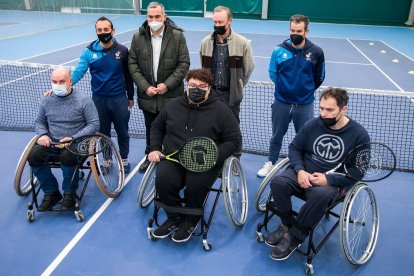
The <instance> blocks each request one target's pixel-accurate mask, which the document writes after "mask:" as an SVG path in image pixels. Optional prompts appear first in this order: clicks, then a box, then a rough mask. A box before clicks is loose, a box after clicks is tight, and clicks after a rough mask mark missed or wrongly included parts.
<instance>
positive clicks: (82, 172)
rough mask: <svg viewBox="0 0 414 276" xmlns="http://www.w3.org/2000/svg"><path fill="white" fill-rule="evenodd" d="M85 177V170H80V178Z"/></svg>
mask: <svg viewBox="0 0 414 276" xmlns="http://www.w3.org/2000/svg"><path fill="white" fill-rule="evenodd" d="M84 177H85V172H84V171H83V170H79V179H83V178H84Z"/></svg>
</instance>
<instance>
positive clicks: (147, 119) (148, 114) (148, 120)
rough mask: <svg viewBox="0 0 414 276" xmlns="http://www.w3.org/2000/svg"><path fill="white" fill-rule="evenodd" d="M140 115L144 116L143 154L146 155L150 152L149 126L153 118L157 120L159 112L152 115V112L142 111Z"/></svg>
mask: <svg viewBox="0 0 414 276" xmlns="http://www.w3.org/2000/svg"><path fill="white" fill-rule="evenodd" d="M142 113H143V114H144V122H145V141H146V146H145V154H148V153H149V152H150V144H151V140H150V132H151V125H152V122H154V120H155V118H157V116H158V114H159V112H157V113H152V112H148V111H145V110H142Z"/></svg>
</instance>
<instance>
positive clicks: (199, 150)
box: [178, 137, 218, 172]
mask: <svg viewBox="0 0 414 276" xmlns="http://www.w3.org/2000/svg"><path fill="white" fill-rule="evenodd" d="M217 157H218V150H217V145H216V143H215V142H214V141H213V140H212V139H210V138H208V137H194V138H191V139H190V140H188V141H187V142H185V143H184V144H183V145H182V146H181V148H180V149H179V151H178V159H179V161H180V164H181V165H182V166H183V167H184V168H186V169H187V170H189V171H192V172H205V171H208V170H209V169H211V168H212V167H214V165H216V163H217Z"/></svg>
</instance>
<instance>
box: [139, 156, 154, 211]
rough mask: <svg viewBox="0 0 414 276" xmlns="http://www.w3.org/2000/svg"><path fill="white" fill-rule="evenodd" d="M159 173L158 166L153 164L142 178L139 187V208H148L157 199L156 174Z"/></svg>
mask: <svg viewBox="0 0 414 276" xmlns="http://www.w3.org/2000/svg"><path fill="white" fill-rule="evenodd" d="M156 171H157V164H156V163H154V162H151V164H150V165H149V166H148V168H147V170H146V171H145V174H144V176H143V177H142V180H141V183H140V184H139V187H138V194H137V202H138V206H139V208H146V207H147V206H148V205H150V204H151V202H152V201H153V199H154V197H155V174H156Z"/></svg>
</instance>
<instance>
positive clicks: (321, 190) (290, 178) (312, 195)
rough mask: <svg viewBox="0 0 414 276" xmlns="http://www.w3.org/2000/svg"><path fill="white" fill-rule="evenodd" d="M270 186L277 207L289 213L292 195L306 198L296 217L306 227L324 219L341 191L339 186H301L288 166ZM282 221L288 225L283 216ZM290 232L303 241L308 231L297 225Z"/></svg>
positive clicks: (299, 240)
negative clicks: (305, 187)
mask: <svg viewBox="0 0 414 276" xmlns="http://www.w3.org/2000/svg"><path fill="white" fill-rule="evenodd" d="M270 188H271V189H272V196H273V199H274V205H275V207H276V209H278V210H279V211H280V212H283V213H286V214H287V215H289V214H290V213H291V211H292V201H291V196H292V195H296V196H298V197H300V198H304V199H305V203H304V204H303V205H302V207H301V208H300V210H299V212H298V216H297V217H296V219H297V221H298V222H299V223H300V224H302V225H304V226H306V227H312V226H313V225H314V224H315V223H317V222H319V221H320V220H321V219H322V217H323V216H324V214H325V211H326V209H327V208H328V207H329V205H330V204H331V202H332V201H333V200H334V199H335V197H336V196H337V195H338V193H339V188H338V187H334V186H313V187H311V188H308V189H303V188H302V187H300V185H299V183H298V179H297V174H296V172H295V171H294V170H293V169H292V168H288V169H287V170H286V171H285V172H284V173H282V174H281V175H279V176H276V177H274V178H273V179H272V182H271V183H270ZM282 223H283V224H284V225H288V222H286V221H285V220H284V219H283V218H282ZM290 232H291V233H292V234H293V236H294V237H295V239H296V240H297V241H298V242H303V241H304V240H305V239H306V237H307V233H304V232H302V231H300V230H299V229H297V228H296V227H292V228H291V230H290Z"/></svg>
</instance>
